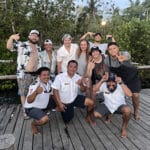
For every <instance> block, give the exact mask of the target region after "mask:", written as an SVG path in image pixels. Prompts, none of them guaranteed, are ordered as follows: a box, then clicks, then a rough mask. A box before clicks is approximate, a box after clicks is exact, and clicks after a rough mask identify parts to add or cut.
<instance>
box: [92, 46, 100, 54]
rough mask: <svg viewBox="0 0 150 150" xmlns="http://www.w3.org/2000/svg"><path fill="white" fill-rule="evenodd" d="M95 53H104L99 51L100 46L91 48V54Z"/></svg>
mask: <svg viewBox="0 0 150 150" xmlns="http://www.w3.org/2000/svg"><path fill="white" fill-rule="evenodd" d="M93 51H99V52H100V53H101V52H102V51H101V50H100V49H99V47H98V46H93V47H92V48H91V53H92V52H93Z"/></svg>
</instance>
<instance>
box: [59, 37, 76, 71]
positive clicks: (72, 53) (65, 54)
mask: <svg viewBox="0 0 150 150" xmlns="http://www.w3.org/2000/svg"><path fill="white" fill-rule="evenodd" d="M62 42H63V46H62V47H60V48H59V50H58V51H57V73H60V72H66V71H67V64H68V62H69V61H70V60H76V53H77V49H78V46H77V44H73V43H71V42H72V37H71V35H70V34H65V35H64V36H63V38H62Z"/></svg>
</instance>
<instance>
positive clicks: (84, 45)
mask: <svg viewBox="0 0 150 150" xmlns="http://www.w3.org/2000/svg"><path fill="white" fill-rule="evenodd" d="M88 58H89V43H88V41H87V40H81V41H80V43H79V49H78V51H77V61H78V70H77V73H78V74H79V75H81V76H83V75H84V74H85V72H86V68H87V63H88Z"/></svg>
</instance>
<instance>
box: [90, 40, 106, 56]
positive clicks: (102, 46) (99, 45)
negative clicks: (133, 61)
mask: <svg viewBox="0 0 150 150" xmlns="http://www.w3.org/2000/svg"><path fill="white" fill-rule="evenodd" d="M89 43H90V49H91V48H92V47H94V46H98V47H99V49H100V50H101V51H102V54H104V55H105V54H106V50H107V47H108V43H102V44H98V45H95V44H94V43H92V42H89Z"/></svg>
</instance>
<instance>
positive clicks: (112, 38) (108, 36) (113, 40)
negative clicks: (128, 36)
mask: <svg viewBox="0 0 150 150" xmlns="http://www.w3.org/2000/svg"><path fill="white" fill-rule="evenodd" d="M109 38H111V42H116V40H115V39H114V37H113V36H112V35H109V34H108V35H106V40H108V39H109Z"/></svg>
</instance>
